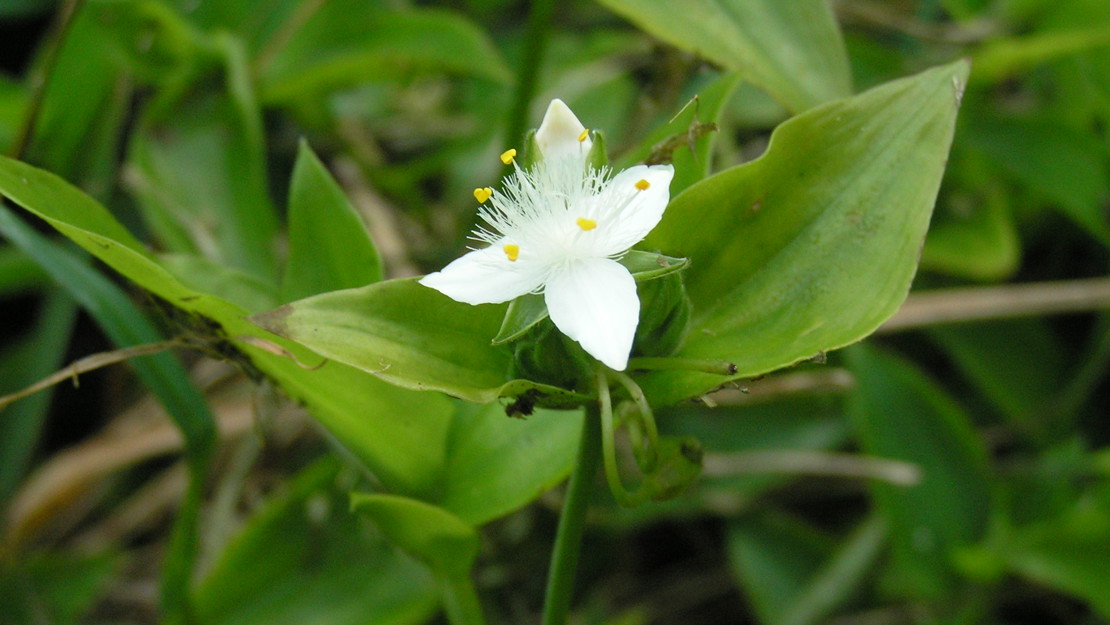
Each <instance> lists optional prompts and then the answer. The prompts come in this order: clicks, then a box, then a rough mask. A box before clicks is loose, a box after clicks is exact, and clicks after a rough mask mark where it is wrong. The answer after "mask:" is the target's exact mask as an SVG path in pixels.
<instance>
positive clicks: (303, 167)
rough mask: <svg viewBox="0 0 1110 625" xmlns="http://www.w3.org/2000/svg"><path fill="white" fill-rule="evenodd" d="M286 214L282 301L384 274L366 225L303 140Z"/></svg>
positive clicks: (350, 285) (358, 283)
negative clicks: (286, 227) (287, 238)
mask: <svg viewBox="0 0 1110 625" xmlns="http://www.w3.org/2000/svg"><path fill="white" fill-rule="evenodd" d="M288 219H289V259H288V260H287V261H286V262H287V264H286V268H285V277H284V279H283V280H282V284H281V301H282V302H291V301H293V300H295V299H301V298H303V297H308V296H309V295H316V294H318V293H325V292H327V291H338V290H340V289H349V288H353V287H356V286H363V285H366V284H371V283H373V282H377V281H379V280H381V279H382V266H381V265H382V261H381V258H379V256H378V250H377V248H375V247H374V242H373V241H372V240H371V239H370V233H369V232H367V230H366V225H365V224H363V223H362V219H361V218H360V217H359V216H358V213H357V212H356V211H355V208H354V207H353V206H351V203H350V202H349V201H347V196H346V195H345V194H344V193H343V190H342V189H341V188H340V187H339V184H337V183H336V182H335V180H334V179H333V178H332V177H331V174H329V173H328V170H327V168H326V167H324V164H323V163H321V162H320V159H318V158H316V155H315V154H313V152H312V148H310V147H309V146H308V143H306V142H304V141H302V142H301V145H300V148H299V150H298V151H297V164H296V165H295V166H294V167H293V182H292V185H291V188H290V191H289V218H288Z"/></svg>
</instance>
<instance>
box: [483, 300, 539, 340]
mask: <svg viewBox="0 0 1110 625" xmlns="http://www.w3.org/2000/svg"><path fill="white" fill-rule="evenodd" d="M544 319H547V304H546V303H544V300H543V295H540V294H538V293H528V294H525V295H521V296H520V297H518V298H516V299H514V300H513V301H512V302H509V308H508V310H506V311H505V319H504V320H503V321H502V322H501V329H500V330H498V332H497V336H495V337H493V341H491V342H492V343H493V344H494V345H501V344H502V343H508V342H509V341H515V340H516V339H519V338H520V337H522V336H524V334H525V333H527V332H528V330H531V329H532V328H533V327H535V325H536V324H537V323H539V322H541V321H543V320H544Z"/></svg>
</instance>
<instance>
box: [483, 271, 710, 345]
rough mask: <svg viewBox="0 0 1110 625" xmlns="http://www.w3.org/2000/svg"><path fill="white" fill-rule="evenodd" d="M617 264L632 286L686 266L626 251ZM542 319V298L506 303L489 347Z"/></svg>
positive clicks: (525, 297)
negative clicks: (630, 280)
mask: <svg viewBox="0 0 1110 625" xmlns="http://www.w3.org/2000/svg"><path fill="white" fill-rule="evenodd" d="M619 262H620V264H622V265H624V266H625V268H626V269H628V271H629V272H630V273H631V274H632V277H633V278H635V279H636V282H644V281H645V280H654V279H655V278H662V277H663V276H665V275H667V274H671V273H674V272H676V271H681V270H682V269H685V268H686V265H688V264H689V262H690V261H688V260H687V259H685V258H671V257H670V256H664V255H662V254H655V253H652V252H643V251H640V250H630V251H629V252H628V253H626V254H625V255H624V256H622V257H621V258H620V259H619ZM544 319H547V305H546V304H545V303H544V299H543V295H539V294H536V293H529V294H527V295H522V296H520V297H518V298H516V299H514V300H513V301H511V302H509V307H508V309H507V310H506V311H505V317H504V319H503V320H502V322H501V329H500V330H498V331H497V336H495V337H493V341H492V342H493V344H494V345H500V344H502V343H508V342H510V341H514V340H516V339H518V338H520V337H522V336H524V334H525V333H526V332H528V330H531V329H532V328H533V327H535V325H536V324H537V323H539V322H541V321H543V320H544Z"/></svg>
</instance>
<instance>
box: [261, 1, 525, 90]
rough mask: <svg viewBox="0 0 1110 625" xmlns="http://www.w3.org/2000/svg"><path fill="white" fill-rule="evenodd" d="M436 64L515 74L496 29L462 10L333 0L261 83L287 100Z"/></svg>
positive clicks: (494, 75) (503, 78)
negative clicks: (490, 31)
mask: <svg viewBox="0 0 1110 625" xmlns="http://www.w3.org/2000/svg"><path fill="white" fill-rule="evenodd" d="M428 71H432V72H449V73H454V74H461V75H464V76H474V77H478V78H484V79H487V80H493V81H498V82H508V81H509V79H510V76H511V72H510V71H509V68H508V67H507V66H506V65H505V62H504V61H503V60H502V58H501V56H500V54H499V53H498V52H497V48H496V47H494V45H493V43H492V42H491V41H490V40H489V37H488V35H487V34H486V33H485V32H484V31H483V30H482V29H480V28H478V27H477V26H476V25H475V24H474V23H473V22H471V21H469V20H467V19H465V18H464V17H462V16H460V15H456V14H454V13H451V12H448V11H443V10H432V9H407V10H403V11H385V10H376V9H369V10H368V7H367V6H366V3H364V2H351V1H349V0H348V1H333V2H329V3H327V4H326V5H324V6H323V7H321V8H320V9H319V10H318V11H316V13H315V14H314V15H313V16H312V17H311V18H310V19H309V20H308V21H307V22H306V23H305V24H304V25H303V26H302V27H301V28H300V29H298V30H297V32H296V34H295V35H293V37H292V38H291V39H290V40H289V41H288V43H287V44H285V45H284V46H282V47H281V49H280V51H279V52H278V53H277V54H276V56H275V57H274V58H273V59H272V61H271V62H269V64H268V65H267V66H266V67H265V68H264V71H263V73H262V76H261V81H262V87H261V91H262V94H263V98H264V100H265V101H267V102H279V103H280V102H285V101H295V100H298V99H301V98H305V97H311V96H314V95H317V94H320V93H324V92H329V91H335V90H339V89H342V88H346V87H350V86H353V85H356V84H362V83H366V82H369V81H375V80H387V79H398V78H402V77H405V76H408V75H410V74H412V73H415V72H428Z"/></svg>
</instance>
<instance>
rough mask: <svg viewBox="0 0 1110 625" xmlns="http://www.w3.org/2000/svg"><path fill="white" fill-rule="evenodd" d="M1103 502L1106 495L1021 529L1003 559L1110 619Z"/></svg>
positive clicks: (1109, 553) (1109, 534) (1109, 530)
mask: <svg viewBox="0 0 1110 625" xmlns="http://www.w3.org/2000/svg"><path fill="white" fill-rule="evenodd" d="M1091 503H1093V502H1091ZM1106 503H1107V502H1106V498H1105V497H1103V498H1102V501H1101V502H1099V504H1098V505H1096V506H1085V505H1082V503H1081V504H1080V506H1077V507H1076V509H1075V510H1072V511H1069V512H1068V513H1067V514H1064V515H1062V516H1061V517H1060V518H1059V519H1054V520H1053V521H1051V522H1049V523H1042V524H1038V525H1035V526H1031V527H1028V528H1024V529H1022V530H1021V531H1020V532H1019V533H1018V534H1017V535H1016V536H1014V537H1013V539H1012V540H1011V541H1008V542H1007V543H1005V551H1004V553H1003V554H1002V557H1003V558H1005V559H1006V561H1007V562H1008V564H1009V566H1010V568H1011V570H1013V571H1014V572H1016V573H1017V574H1019V575H1021V576H1022V577H1025V578H1028V579H1031V580H1033V581H1036V582H1039V583H1041V584H1044V585H1046V586H1049V587H1052V588H1056V589H1058V590H1061V591H1063V592H1066V593H1068V594H1071V595H1073V596H1075V597H1079V598H1081V599H1084V600H1086V601H1088V602H1090V604H1091V607H1092V608H1093V609H1094V611H1095V612H1097V613H1099V614H1100V615H1101V616H1102V618H1104V619H1105V618H1110V586H1107V584H1106V563H1107V562H1110V515H1108V514H1107V507H1106Z"/></svg>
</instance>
